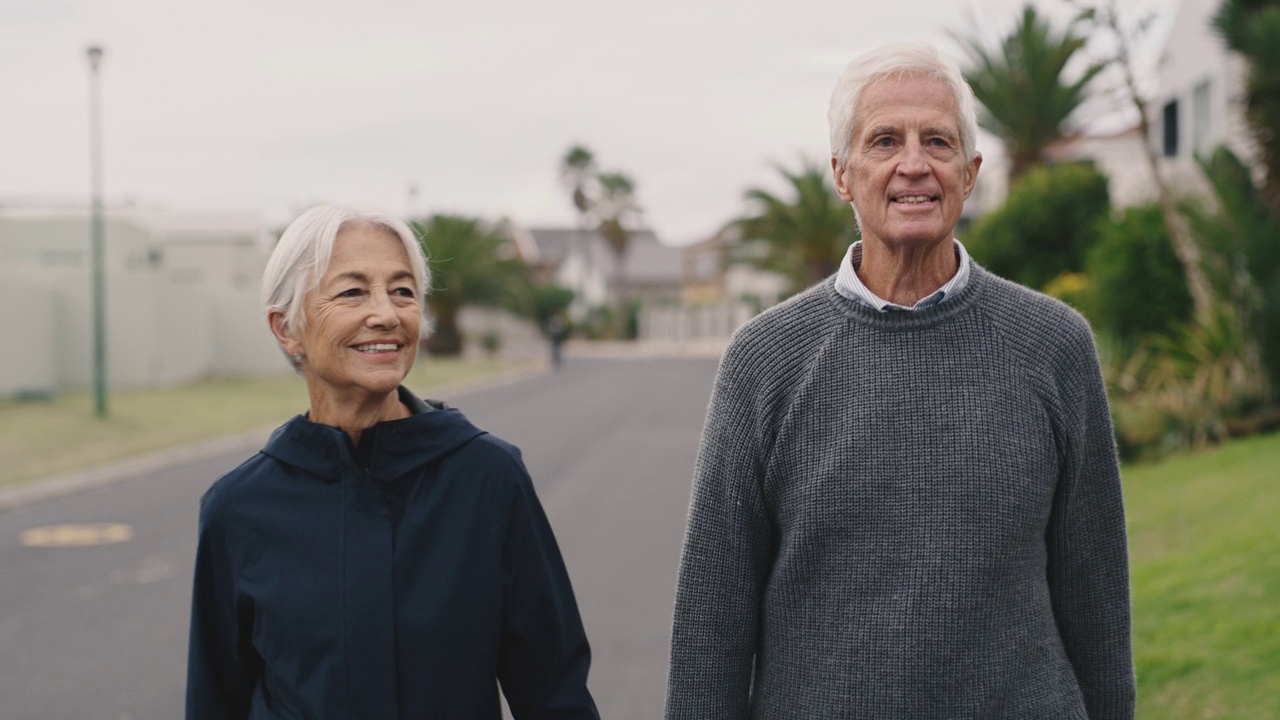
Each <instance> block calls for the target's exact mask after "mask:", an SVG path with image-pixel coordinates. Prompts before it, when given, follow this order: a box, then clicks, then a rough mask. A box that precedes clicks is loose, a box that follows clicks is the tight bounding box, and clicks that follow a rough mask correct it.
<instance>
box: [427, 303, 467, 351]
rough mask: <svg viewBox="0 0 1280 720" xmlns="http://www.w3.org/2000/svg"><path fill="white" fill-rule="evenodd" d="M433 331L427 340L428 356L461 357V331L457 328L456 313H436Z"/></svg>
mask: <svg viewBox="0 0 1280 720" xmlns="http://www.w3.org/2000/svg"><path fill="white" fill-rule="evenodd" d="M435 320H436V323H435V324H436V326H435V331H434V332H432V333H431V335H430V337H428V338H427V353H428V354H429V355H449V356H454V355H461V354H462V331H461V330H460V329H459V328H458V314H457V312H456V311H445V312H437V313H436V318H435Z"/></svg>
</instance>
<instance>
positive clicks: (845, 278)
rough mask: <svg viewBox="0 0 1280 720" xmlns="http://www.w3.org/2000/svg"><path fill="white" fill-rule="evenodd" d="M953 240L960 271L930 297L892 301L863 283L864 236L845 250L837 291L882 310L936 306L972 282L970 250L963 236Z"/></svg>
mask: <svg viewBox="0 0 1280 720" xmlns="http://www.w3.org/2000/svg"><path fill="white" fill-rule="evenodd" d="M952 242H954V243H955V246H956V260H957V263H956V264H957V266H958V267H957V269H956V274H955V275H953V276H952V277H951V279H950V280H948V281H947V282H946V283H945V284H944V285H943V286H942V287H940V288H938V289H937V290H934V291H933V292H932V293H930V294H929V296H928V297H925V298H921V299H920V301H919V302H917V303H916V304H915V305H912V306H910V307H908V306H906V305H899V304H897V303H891V302H889V301H888V300H885V299H884V298H882V297H880V296H879V295H876V294H875V293H873V292H871V290H870V289H869V288H867V286H866V285H863V284H862V278H860V277H858V268H859V267H861V266H862V241H861V240H859V241H858V242H856V243H854V244H852V245H850V246H849V251H848V252H847V253H845V255H844V260H843V261H841V263H840V270H839V271H838V272H837V273H836V292H838V293H840V294H841V295H843V296H844V297H846V298H848V299H850V300H853V301H855V302H860V303H862V304H863V305H869V306H871V307H873V308H875V309H876V310H879V311H880V312H889V311H890V310H906V311H911V310H923V309H924V308H927V307H933V306H934V305H937V304H938V303H940V302H943V301H945V300H946V299H947V298H949V297H951V296H952V295H955V294H956V293H958V292H960V291H961V290H962V289H964V286H965V285H967V284H968V283H969V253H968V252H966V251H965V249H964V245H962V244H961V243H960V241H959V240H954V239H953V240H952Z"/></svg>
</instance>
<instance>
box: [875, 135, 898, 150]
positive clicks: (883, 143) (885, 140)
mask: <svg viewBox="0 0 1280 720" xmlns="http://www.w3.org/2000/svg"><path fill="white" fill-rule="evenodd" d="M872 144H874V145H875V146H876V147H891V146H892V145H893V138H891V137H887V136H886V137H882V138H876V140H875V142H874V143H872Z"/></svg>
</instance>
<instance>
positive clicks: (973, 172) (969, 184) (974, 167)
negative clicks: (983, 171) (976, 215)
mask: <svg viewBox="0 0 1280 720" xmlns="http://www.w3.org/2000/svg"><path fill="white" fill-rule="evenodd" d="M980 167H982V153H978V154H977V155H974V156H973V159H972V160H970V161H969V163H968V164H967V165H965V166H964V199H965V200H968V199H969V195H970V193H972V192H973V188H974V187H976V186H977V184H978V168H980Z"/></svg>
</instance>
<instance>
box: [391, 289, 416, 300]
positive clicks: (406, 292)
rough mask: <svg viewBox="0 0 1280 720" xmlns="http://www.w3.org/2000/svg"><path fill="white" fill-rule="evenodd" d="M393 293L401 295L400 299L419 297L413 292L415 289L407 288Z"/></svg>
mask: <svg viewBox="0 0 1280 720" xmlns="http://www.w3.org/2000/svg"><path fill="white" fill-rule="evenodd" d="M391 292H393V293H395V294H396V295H399V296H400V297H406V298H412V297H415V296H416V295H417V293H415V292H414V291H413V288H407V287H402V288H396V289H395V290H392V291H391Z"/></svg>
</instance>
